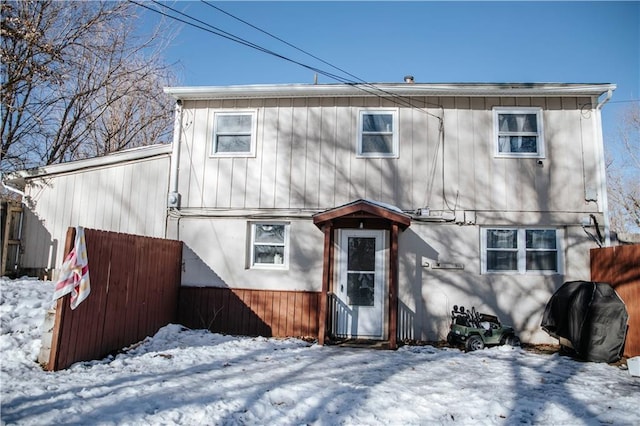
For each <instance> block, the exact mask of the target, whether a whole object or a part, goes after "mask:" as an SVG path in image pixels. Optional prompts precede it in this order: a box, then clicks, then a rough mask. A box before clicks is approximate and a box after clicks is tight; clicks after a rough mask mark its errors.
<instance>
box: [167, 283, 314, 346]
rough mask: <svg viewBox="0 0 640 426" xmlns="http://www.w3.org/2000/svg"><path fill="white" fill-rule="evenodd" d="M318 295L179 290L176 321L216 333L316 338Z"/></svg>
mask: <svg viewBox="0 0 640 426" xmlns="http://www.w3.org/2000/svg"><path fill="white" fill-rule="evenodd" d="M320 298H321V293H320V292H309V291H270V290H249V289H236V288H234V289H231V288H218V287H181V288H180V308H179V313H178V322H179V323H180V324H183V325H185V326H187V327H190V328H200V329H209V330H211V331H213V332H216V333H225V334H236V335H244V336H264V337H314V338H315V337H316V336H317V335H318V312H319V306H320Z"/></svg>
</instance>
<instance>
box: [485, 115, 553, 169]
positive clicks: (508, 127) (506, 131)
mask: <svg viewBox="0 0 640 426" xmlns="http://www.w3.org/2000/svg"><path fill="white" fill-rule="evenodd" d="M493 128H494V135H495V143H496V156H498V157H525V158H543V157H544V137H543V134H544V133H543V126H542V109H540V108H536V107H521V108H511V107H495V108H494V109H493Z"/></svg>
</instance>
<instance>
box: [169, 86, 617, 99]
mask: <svg viewBox="0 0 640 426" xmlns="http://www.w3.org/2000/svg"><path fill="white" fill-rule="evenodd" d="M615 89H616V85H615V84H611V83H415V84H410V83H363V84H264V85H244V86H192V87H165V88H164V92H165V93H168V94H169V95H171V96H173V97H174V98H176V99H181V100H205V99H250V98H282V97H286V98H303V97H352V96H358V97H379V96H384V95H388V96H471V97H474V96H475V97H479V96H526V97H536V96H587V97H590V96H596V97H599V96H600V95H602V94H604V93H607V92H609V91H613V90H615Z"/></svg>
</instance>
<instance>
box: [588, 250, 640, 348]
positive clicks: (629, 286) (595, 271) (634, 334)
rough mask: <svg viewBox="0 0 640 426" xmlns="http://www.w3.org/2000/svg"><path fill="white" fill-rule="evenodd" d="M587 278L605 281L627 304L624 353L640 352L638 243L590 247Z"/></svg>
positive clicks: (639, 264)
mask: <svg viewBox="0 0 640 426" xmlns="http://www.w3.org/2000/svg"><path fill="white" fill-rule="evenodd" d="M591 280H592V281H598V282H605V283H609V284H611V285H612V286H613V288H614V289H615V290H616V292H617V293H618V295H620V298H621V299H622V300H623V301H624V303H625V305H626V306H627V312H628V313H629V330H628V331H627V340H626V343H625V347H624V355H625V356H627V357H631V356H638V355H640V244H633V245H623V246H614V247H606V248H599V249H592V250H591Z"/></svg>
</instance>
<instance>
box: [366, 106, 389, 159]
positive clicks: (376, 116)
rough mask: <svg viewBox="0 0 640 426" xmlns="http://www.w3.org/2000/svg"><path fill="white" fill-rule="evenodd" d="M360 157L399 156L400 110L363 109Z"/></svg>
mask: <svg viewBox="0 0 640 426" xmlns="http://www.w3.org/2000/svg"><path fill="white" fill-rule="evenodd" d="M357 156H358V157H373V158H379V157H382V158H385V157H391V158H395V157H398V110H397V109H382V110H369V109H367V110H361V111H360V115H359V120H358V146H357Z"/></svg>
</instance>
